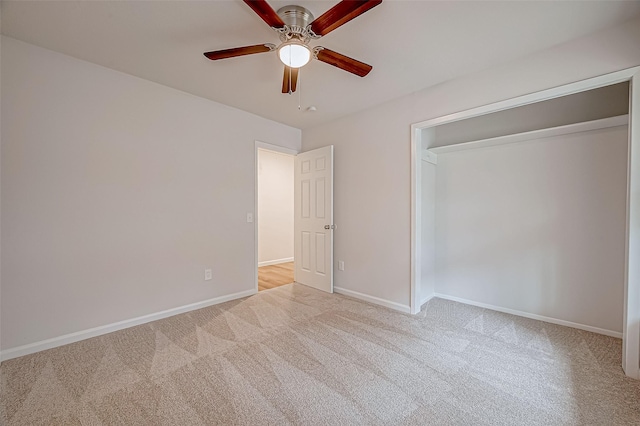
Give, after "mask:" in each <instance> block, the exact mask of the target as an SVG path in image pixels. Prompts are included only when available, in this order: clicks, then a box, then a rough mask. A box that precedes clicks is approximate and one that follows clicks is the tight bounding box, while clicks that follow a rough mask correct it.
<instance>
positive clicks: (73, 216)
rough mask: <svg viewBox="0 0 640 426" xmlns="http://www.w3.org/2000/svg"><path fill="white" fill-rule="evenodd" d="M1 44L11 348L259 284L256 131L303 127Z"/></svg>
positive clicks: (277, 138) (277, 135)
mask: <svg viewBox="0 0 640 426" xmlns="http://www.w3.org/2000/svg"><path fill="white" fill-rule="evenodd" d="M2 43H3V45H2V121H3V124H4V126H3V127H2V170H1V173H2V179H1V180H2V216H1V220H2V230H3V232H2V240H1V247H2V266H3V268H2V349H3V350H8V349H11V348H15V347H17V346H20V345H25V344H29V343H32V342H38V341H41V340H43V339H48V338H53V337H56V336H60V335H63V334H66V333H72V332H76V331H81V330H85V329H87V328H90V327H96V326H101V325H105V324H110V323H113V322H116V321H121V320H127V319H130V318H133V317H137V316H141V315H145V314H151V313H155V312H158V311H162V310H165V309H170V308H174V307H178V306H183V305H187V304H191V303H195V302H199V301H204V300H208V299H211V298H215V297H218V296H223V295H229V294H235V293H238V292H243V291H251V290H253V289H254V286H255V283H254V267H255V261H256V260H255V258H254V253H255V242H254V228H253V224H251V223H247V222H246V214H247V212H254V204H255V194H254V186H255V180H254V179H255V177H254V176H255V170H254V169H255V162H254V161H255V160H254V141H255V140H260V141H264V142H268V143H272V144H279V145H282V146H287V147H289V148H292V149H296V150H299V147H300V131H299V130H297V129H294V128H291V127H288V126H285V125H282V124H279V123H275V122H273V121H270V120H266V119H263V118H260V117H257V116H254V115H251V114H248V113H245V112H242V111H239V110H236V109H233V108H230V107H226V106H223V105H220V104H217V103H215V102H211V101H209V100H205V99H202V98H198V97H195V96H192V95H189V94H186V93H183V92H179V91H177V90H174V89H170V88H167V87H164V86H161V85H158V84H155V83H151V82H149V81H145V80H142V79H139V78H136V77H132V76H129V75H126V74H122V73H120V72H116V71H113V70H110V69H107V68H103V67H100V66H97V65H94V64H90V63H87V62H83V61H80V60H76V59H74V58H71V57H68V56H65V55H62V54H58V53H55V52H52V51H48V50H45V49H42V48H39V47H35V46H32V45H29V44H26V43H23V42H20V41H17V40H13V39H10V38H6V37H3V39H2ZM212 84H218V82H213V81H212ZM220 84H222V83H220ZM207 267H210V268H212V269H213V280H211V281H204V280H203V278H204V269H205V268H207Z"/></svg>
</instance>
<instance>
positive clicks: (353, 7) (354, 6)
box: [311, 0, 382, 36]
mask: <svg viewBox="0 0 640 426" xmlns="http://www.w3.org/2000/svg"><path fill="white" fill-rule="evenodd" d="M380 3H382V0H342V1H341V2H340V3H338V4H336V5H335V6H333V7H332V8H331V9H329V10H327V11H326V12H325V13H323V14H322V15H320V16H319V17H317V18H316V19H315V20H314V21H313V22H312V23H311V29H312V30H313V32H314V33H316V34H317V35H319V36H324V35H327V34H329V33H330V32H331V31H333V30H335V29H336V28H338V27H339V26H341V25H344V24H346V23H347V22H349V21H350V20H352V19H353V18H357V17H358V16H360V15H362V14H363V13H365V12H366V11H367V10H369V9H372V8H374V7H376V6H377V5H379V4H380Z"/></svg>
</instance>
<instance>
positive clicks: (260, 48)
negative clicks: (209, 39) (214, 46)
mask: <svg viewBox="0 0 640 426" xmlns="http://www.w3.org/2000/svg"><path fill="white" fill-rule="evenodd" d="M275 48H276V46H275V45H273V44H270V43H267V44H256V45H254V46H245V47H234V48H232V49H224V50H214V51H213V52H205V53H204V56H206V57H207V58H209V59H211V60H212V61H215V60H218V59H226V58H234V57H236V56H244V55H253V54H254V53H265V52H271V51H272V50H275Z"/></svg>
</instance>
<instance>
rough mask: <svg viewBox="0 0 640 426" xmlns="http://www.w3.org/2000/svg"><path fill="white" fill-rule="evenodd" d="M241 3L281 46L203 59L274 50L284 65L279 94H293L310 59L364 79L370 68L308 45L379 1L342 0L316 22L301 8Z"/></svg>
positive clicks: (226, 51)
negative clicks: (274, 7)
mask: <svg viewBox="0 0 640 426" xmlns="http://www.w3.org/2000/svg"><path fill="white" fill-rule="evenodd" d="M243 1H244V2H245V3H246V4H247V5H248V6H249V7H250V8H251V9H253V11H254V12H255V13H257V14H258V16H260V18H262V20H263V21H264V22H266V23H267V25H269V26H270V27H271V28H273V29H274V30H275V31H276V32H277V33H278V34H279V36H280V40H281V41H282V43H281V44H280V45H279V46H277V47H276V45H275V44H272V43H265V44H256V45H253V46H244V47H235V48H232V49H224V50H215V51H213V52H206V53H205V54H204V56H206V57H207V58H209V59H211V60H213V61H215V60H218V59H226V58H233V57H236V56H244V55H252V54H254V53H265V52H272V51H274V50H277V51H278V57H279V58H280V61H282V63H283V64H284V76H283V77H282V93H289V94H291V93H293V92H295V91H296V86H297V84H298V71H299V69H300V67H302V66H304V65H306V64H307V63H308V62H309V61H310V60H311V59H312V58H314V59H317V60H319V61H321V62H324V63H327V64H329V65H333V66H334V67H338V68H340V69H343V70H345V71H348V72H350V73H352V74H355V75H357V76H360V77H364V76H366V75H367V74H369V72H370V71H371V70H372V69H373V67H372V66H371V65H367V64H365V63H364V62H360V61H357V60H355V59H353V58H350V57H348V56H345V55H342V54H340V53H338V52H334V51H333V50H329V49H327V48H325V47H322V46H316V47H314V48H310V47H309V42H310V41H311V40H317V39H319V38H320V37H322V36H325V35H327V34H329V33H330V32H331V31H333V30H335V29H336V28H338V27H340V26H342V25H344V24H346V23H347V22H349V21H350V20H352V19H354V18H357V17H358V16H360V15H362V14H363V13H365V12H366V11H368V10H370V9H372V8H374V7H376V6H377V5H379V4H380V3H382V0H342V1H341V2H340V3H338V4H336V5H335V6H333V7H332V8H331V9H329V10H327V11H326V12H325V13H323V14H322V15H320V17H318V18H316V19H313V15H312V14H311V12H309V11H308V10H307V9H305V8H304V7H302V6H295V5H291V6H284V7H282V8H280V9H278V12H277V13H276V11H274V10H273V9H272V8H271V6H269V4H268V3H267V2H266V0H243Z"/></svg>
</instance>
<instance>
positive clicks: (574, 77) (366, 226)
mask: <svg viewBox="0 0 640 426" xmlns="http://www.w3.org/2000/svg"><path fill="white" fill-rule="evenodd" d="M638 40H640V19H635V20H633V21H629V22H628V23H626V24H624V25H621V26H618V27H616V28H612V29H609V30H605V31H603V32H599V33H596V34H593V35H591V36H588V37H584V38H581V39H577V40H574V41H571V42H568V43H565V44H561V45H558V46H556V47H554V48H552V49H549V50H545V51H542V52H539V53H537V54H534V55H530V56H527V57H525V58H521V59H519V60H516V61H512V62H509V63H505V64H499V65H496V66H495V67H494V68H492V69H488V70H485V71H482V72H479V73H474V74H470V75H468V76H464V77H461V78H458V79H455V80H452V81H449V82H446V83H442V84H440V85H437V86H434V87H431V88H429V89H426V90H423V91H420V92H417V93H414V94H412V95H411V96H406V97H403V98H400V99H397V100H395V101H392V102H389V103H386V104H384V105H380V106H377V107H375V108H371V109H369V110H367V111H363V112H360V113H357V114H354V115H351V116H349V117H345V118H342V119H340V120H336V121H334V122H331V123H328V124H324V125H321V126H318V127H315V128H312V129H305V130H304V131H303V135H302V146H303V150H309V149H313V148H317V147H320V146H325V145H331V144H333V145H334V146H335V222H336V224H337V225H338V229H337V230H336V232H335V242H334V246H335V257H336V259H337V260H344V261H345V271H338V270H335V285H336V286H338V287H343V288H346V289H349V290H352V291H358V292H361V293H364V294H367V295H369V296H373V297H378V298H381V299H386V300H388V301H391V302H395V303H398V304H401V305H404V306H407V307H408V306H409V304H410V232H411V230H410V217H411V215H410V192H409V186H410V140H411V139H410V126H411V124H412V123H416V122H419V121H423V120H428V119H431V118H436V117H440V116H443V115H446V114H450V113H454V112H457V111H463V110H467V109H470V108H474V107H478V106H481V105H486V104H490V103H493V102H497V101H500V100H504V99H509V98H512V97H516V96H521V95H524V94H527V93H531V92H536V91H540V90H543V89H548V88H550V87H555V86H559V85H563V84H567V83H571V82H574V81H578V80H582V79H585V78H589V77H594V76H597V75H601V74H606V73H608V72H613V71H616V70H620V69H624V68H629V67H632V66H636V65H639V64H640V43H638ZM373 72H375V68H374V71H373ZM357 83H358V82H357V81H354V84H357Z"/></svg>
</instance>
